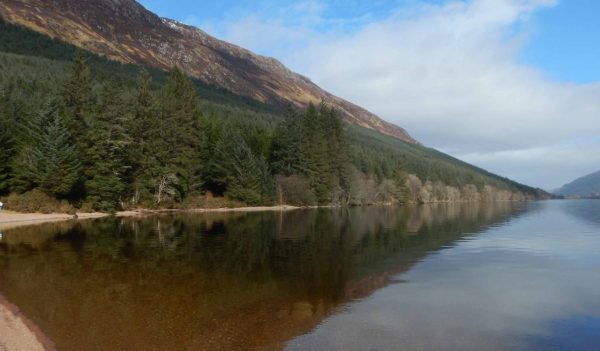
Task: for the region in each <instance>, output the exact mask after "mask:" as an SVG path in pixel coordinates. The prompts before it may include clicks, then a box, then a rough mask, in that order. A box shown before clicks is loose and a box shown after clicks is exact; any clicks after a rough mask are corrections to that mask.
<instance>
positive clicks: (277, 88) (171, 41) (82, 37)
mask: <svg viewBox="0 0 600 351" xmlns="http://www.w3.org/2000/svg"><path fill="white" fill-rule="evenodd" d="M0 15H1V16H2V17H3V18H4V19H5V20H6V21H8V22H11V23H15V24H19V25H22V26H25V27H28V28H30V29H33V30H35V31H37V32H40V33H43V34H46V35H49V36H51V37H54V38H59V39H61V40H64V41H66V42H68V43H71V44H74V45H76V46H78V47H80V48H84V49H86V50H89V51H92V52H94V53H97V54H100V55H103V56H105V57H107V58H110V59H113V60H117V61H120V62H124V63H135V64H141V65H145V66H149V67H155V68H160V69H164V70H166V69H169V68H171V67H172V66H175V65H177V66H179V67H180V68H182V69H183V70H184V71H185V72H186V73H188V74H190V75H192V76H194V77H197V78H199V79H200V80H201V81H203V82H205V83H207V84H210V85H214V86H217V87H220V88H223V89H226V90H228V91H230V92H233V93H235V94H237V95H241V96H246V97H250V98H252V99H255V100H258V101H260V102H264V103H267V104H271V105H279V106H289V105H292V106H294V107H297V108H304V107H306V106H307V105H308V104H309V103H310V102H315V103H318V102H320V101H321V100H324V101H325V102H326V103H327V104H329V105H330V106H333V107H335V108H336V109H337V110H338V111H339V112H340V113H341V114H342V116H343V118H344V119H345V120H346V121H347V122H349V123H352V124H355V125H359V126H362V127H365V128H368V129H372V130H376V131H378V132H381V133H383V134H387V135H390V136H393V137H396V138H398V139H400V140H403V141H406V142H410V143H417V142H416V140H415V139H413V138H412V137H411V136H410V135H409V134H408V133H407V132H406V131H405V130H404V129H402V128H400V127H398V126H396V125H394V124H391V123H388V122H386V121H384V120H382V119H381V118H379V117H378V116H376V115H374V114H373V113H371V112H369V111H367V110H365V109H364V108H361V107H359V106H357V105H355V104H353V103H350V102H348V101H346V100H344V99H341V98H339V97H337V96H334V95H333V94H331V93H328V92H327V91H325V90H323V89H321V88H320V87H318V86H317V85H316V84H314V83H313V82H311V81H310V80H309V79H308V78H306V77H303V76H301V75H299V74H297V73H294V72H292V71H291V70H289V69H288V68H286V67H285V66H284V65H283V64H281V63H280V62H279V61H277V60H275V59H273V58H269V57H264V56H260V55H256V54H254V53H252V52H251V51H248V50H246V49H243V48H241V47H238V46H236V45H233V44H230V43H227V42H224V41H221V40H218V39H216V38H214V37H212V36H210V35H208V34H207V33H205V32H203V31H202V30H200V29H198V28H195V27H191V26H188V25H185V24H182V23H179V22H177V21H174V20H170V19H167V18H161V17H159V16H157V15H155V14H154V13H152V12H150V11H148V10H147V9H145V8H144V7H143V6H142V5H140V4H139V3H137V2H136V1H135V0H2V2H0Z"/></svg>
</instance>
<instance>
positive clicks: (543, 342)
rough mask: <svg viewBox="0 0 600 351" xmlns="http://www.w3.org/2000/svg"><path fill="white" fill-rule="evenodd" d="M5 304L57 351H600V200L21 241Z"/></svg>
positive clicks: (201, 220)
mask: <svg viewBox="0 0 600 351" xmlns="http://www.w3.org/2000/svg"><path fill="white" fill-rule="evenodd" d="M0 293H1V294H2V295H4V296H5V297H6V298H7V299H8V300H9V301H11V302H12V303H14V304H16V305H17V306H19V307H20V309H21V310H22V312H23V313H24V314H25V315H26V316H27V317H29V318H30V319H31V320H32V321H34V322H35V323H36V324H37V325H38V326H39V327H40V329H42V330H43V331H44V332H45V333H46V334H47V335H48V336H49V337H50V339H52V340H53V342H54V343H55V345H56V347H57V348H58V350H369V351H370V350H478V351H479V350H598V349H599V348H600V201H549V202H535V203H528V204H510V203H496V204H491V205H480V206H476V205H467V204H463V205H435V206H421V207H405V208H356V209H349V210H340V209H335V210H310V211H309V210H307V211H295V212H288V213H284V214H281V213H251V214H212V215H168V216H156V217H150V218H144V219H131V218H127V219H102V220H95V221H87V222H79V223H61V224H50V225H45V226H38V227H33V228H32V227H29V228H20V229H15V230H7V231H5V232H4V233H3V236H2V239H1V240H0ZM0 338H1V336H0Z"/></svg>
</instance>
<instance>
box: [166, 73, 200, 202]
mask: <svg viewBox="0 0 600 351" xmlns="http://www.w3.org/2000/svg"><path fill="white" fill-rule="evenodd" d="M160 109H161V111H160V114H161V118H160V125H159V128H158V132H159V133H158V136H157V143H156V145H155V148H156V150H154V152H155V153H156V155H157V157H158V160H159V163H160V167H161V172H160V173H161V174H160V175H161V176H164V175H166V174H174V175H175V176H176V178H177V179H178V184H179V186H178V193H179V197H181V198H183V197H185V196H187V195H188V194H189V193H190V192H191V191H193V190H195V189H199V188H200V185H201V184H200V171H201V169H200V166H201V165H200V151H201V150H200V147H201V145H202V140H201V133H200V123H199V120H200V117H201V115H200V108H199V106H198V96H197V91H196V88H195V87H194V85H193V83H192V81H191V80H190V79H189V78H188V77H187V76H186V75H185V74H184V73H183V72H182V71H181V70H180V69H178V68H173V69H172V70H171V72H170V73H169V80H168V81H167V84H166V85H165V86H164V87H163V89H162V91H161V97H160ZM159 178H161V177H159Z"/></svg>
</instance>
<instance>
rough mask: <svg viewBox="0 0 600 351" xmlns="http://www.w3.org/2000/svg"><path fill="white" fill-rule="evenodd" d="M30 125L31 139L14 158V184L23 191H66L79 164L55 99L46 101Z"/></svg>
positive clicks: (74, 180) (79, 166)
mask: <svg viewBox="0 0 600 351" xmlns="http://www.w3.org/2000/svg"><path fill="white" fill-rule="evenodd" d="M29 129H30V138H31V143H30V144H28V145H24V146H23V147H22V148H21V154H20V155H19V156H20V157H19V158H18V159H17V161H16V162H15V169H14V175H15V184H17V187H18V188H20V189H21V190H22V191H26V190H31V189H33V188H40V189H41V190H43V191H44V192H46V193H47V194H49V195H54V196H59V197H60V196H66V195H68V194H69V193H70V192H71V190H72V189H73V186H74V185H75V183H76V181H77V180H78V179H79V172H80V168H81V164H80V162H79V160H78V158H77V153H76V151H75V148H74V146H73V145H72V143H71V140H72V136H71V134H70V132H69V130H68V129H67V127H66V125H65V122H64V119H63V117H61V116H60V115H59V113H58V108H57V106H56V103H50V104H48V105H47V106H46V107H45V108H44V109H43V111H42V112H41V113H40V114H38V116H37V117H36V118H35V119H34V120H33V121H32V123H30V125H29Z"/></svg>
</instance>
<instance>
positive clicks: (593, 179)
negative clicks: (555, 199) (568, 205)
mask: <svg viewBox="0 0 600 351" xmlns="http://www.w3.org/2000/svg"><path fill="white" fill-rule="evenodd" d="M554 193H555V194H556V195H560V196H565V197H575V198H600V171H598V172H596V173H592V174H589V175H587V176H585V177H581V178H579V179H576V180H574V181H573V182H571V183H569V184H566V185H564V186H563V187H562V188H560V189H558V190H556V191H555V192H554Z"/></svg>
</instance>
